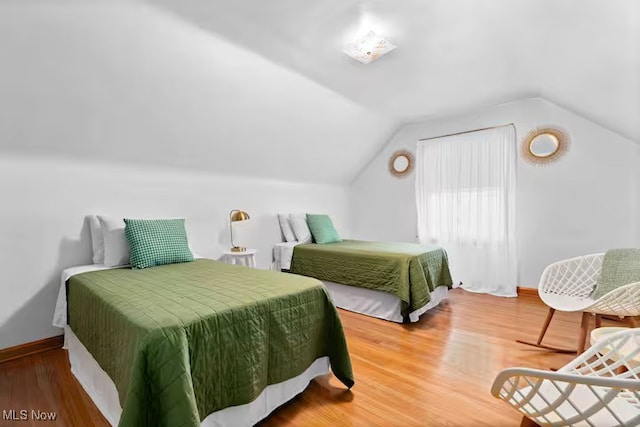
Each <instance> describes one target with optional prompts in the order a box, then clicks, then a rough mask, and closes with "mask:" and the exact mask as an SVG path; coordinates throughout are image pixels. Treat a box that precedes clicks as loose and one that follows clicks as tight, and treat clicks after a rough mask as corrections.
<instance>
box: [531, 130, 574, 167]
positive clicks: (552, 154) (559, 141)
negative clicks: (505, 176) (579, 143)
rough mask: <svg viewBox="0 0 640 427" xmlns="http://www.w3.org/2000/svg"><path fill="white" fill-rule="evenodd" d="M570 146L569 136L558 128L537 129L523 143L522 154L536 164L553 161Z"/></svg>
mask: <svg viewBox="0 0 640 427" xmlns="http://www.w3.org/2000/svg"><path fill="white" fill-rule="evenodd" d="M568 148H569V138H568V137H567V135H566V134H565V133H564V132H563V131H561V130H559V129H556V128H544V129H536V130H534V131H532V132H530V133H529V135H527V137H526V138H525V139H524V141H523V143H522V155H523V157H524V158H525V160H527V161H529V162H531V163H534V164H545V163H551V162H554V161H556V160H558V159H559V158H560V156H562V154H564V153H565V152H566V151H567V149H568Z"/></svg>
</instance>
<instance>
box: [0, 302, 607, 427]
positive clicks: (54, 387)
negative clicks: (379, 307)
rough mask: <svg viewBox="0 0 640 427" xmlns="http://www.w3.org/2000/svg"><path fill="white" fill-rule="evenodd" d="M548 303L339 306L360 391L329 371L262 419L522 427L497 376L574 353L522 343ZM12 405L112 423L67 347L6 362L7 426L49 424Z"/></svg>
mask: <svg viewBox="0 0 640 427" xmlns="http://www.w3.org/2000/svg"><path fill="white" fill-rule="evenodd" d="M546 309H547V308H546V306H544V305H543V304H542V303H541V302H540V301H539V300H538V299H537V298H536V297H534V296H530V295H526V296H521V297H519V298H498V297H492V296H487V295H478V294H470V293H466V292H465V291H462V290H454V291H452V292H451V293H450V298H449V300H448V301H447V302H445V303H443V304H441V306H440V307H438V308H436V309H434V310H432V311H431V312H429V313H428V314H426V315H424V316H423V317H422V318H421V320H420V322H418V323H417V324H410V325H400V324H395V323H392V322H387V321H384V320H378V319H374V318H370V317H366V316H362V315H359V314H355V313H350V312H348V311H343V310H340V316H341V318H342V322H343V325H344V329H345V332H346V335H347V341H348V345H349V351H350V353H351V360H352V363H353V369H354V375H355V380H356V385H355V386H354V388H353V389H352V391H346V390H345V389H344V386H342V384H340V383H339V381H337V380H336V379H335V378H333V377H331V376H328V377H326V378H320V379H318V380H316V381H314V382H312V383H311V385H310V386H309V387H308V388H307V389H306V390H305V391H304V392H303V393H302V394H300V395H299V396H297V397H296V398H295V399H293V400H292V401H290V402H289V403H287V404H285V405H284V406H282V407H281V408H279V409H277V410H276V411H275V412H274V413H273V414H271V416H270V417H269V418H267V419H266V420H264V421H263V422H262V423H260V426H261V427H266V426H269V427H271V426H305V427H306V426H367V427H369V426H465V427H466V426H518V425H519V423H520V416H519V415H518V414H517V413H516V412H515V411H513V410H512V409H510V408H509V407H507V405H505V404H504V403H502V402H501V401H499V400H496V399H494V398H493V397H492V396H491V394H490V387H491V384H492V382H493V379H494V377H495V376H496V374H497V373H498V372H499V371H500V370H502V369H504V368H506V367H510V366H526V367H537V368H543V369H549V368H558V367H560V366H562V365H563V364H565V363H566V362H568V361H569V360H571V359H572V358H573V357H574V356H572V355H566V354H564V355H563V354H555V353H549V352H545V351H541V350H537V349H534V348H532V347H527V346H525V345H522V344H517V343H516V342H515V340H516V339H518V338H522V339H530V340H535V338H536V337H537V334H538V332H539V328H540V327H541V325H542V322H543V320H544V317H545V314H546ZM579 322H580V319H579V314H567V313H557V314H556V317H555V318H554V319H553V322H552V323H551V326H550V328H549V331H548V339H549V341H547V343H549V344H554V345H559V346H567V347H574V346H575V341H576V339H577V330H578V327H579ZM604 323H605V324H604V325H603V326H607V325H613V324H614V323H613V322H610V321H605V322H604ZM546 339H547V338H545V341H546ZM9 409H15V410H20V409H27V410H29V411H31V410H32V409H35V410H40V411H54V412H56V414H57V419H56V420H55V421H48V422H46V423H44V425H49V426H106V425H108V424H107V422H106V420H105V419H104V418H103V417H102V415H101V414H100V412H99V411H98V410H97V409H96V407H95V406H94V405H93V403H92V402H91V400H90V399H89V397H88V396H87V395H86V393H85V392H84V390H83V389H82V387H81V386H80V385H79V384H78V383H77V381H76V380H75V378H74V377H73V375H72V374H71V372H70V369H69V363H68V361H67V357H66V352H65V350H61V349H59V350H52V351H48V352H45V353H41V354H37V355H33V356H28V357H24V358H22V359H18V360H13V361H9V362H5V363H3V364H0V425H2V426H5V425H6V426H14V425H15V426H21V427H26V426H37V425H43V424H42V422H37V421H35V420H29V421H16V422H7V421H2V418H1V417H2V410H9ZM18 415H19V414H18Z"/></svg>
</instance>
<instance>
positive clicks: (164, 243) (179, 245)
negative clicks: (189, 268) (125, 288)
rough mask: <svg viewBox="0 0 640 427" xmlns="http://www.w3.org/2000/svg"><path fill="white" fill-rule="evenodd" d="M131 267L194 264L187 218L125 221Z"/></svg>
mask: <svg viewBox="0 0 640 427" xmlns="http://www.w3.org/2000/svg"><path fill="white" fill-rule="evenodd" d="M124 223H125V228H124V234H125V236H126V237H127V242H128V243H129V252H130V259H131V260H130V264H131V268H136V269H137V268H147V267H154V266H156V265H163V264H175V263H179V262H189V261H193V260H194V258H193V254H192V253H191V250H190V249H189V241H188V240H187V231H186V229H185V227H184V219H125V220H124Z"/></svg>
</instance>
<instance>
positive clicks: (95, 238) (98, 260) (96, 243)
mask: <svg viewBox="0 0 640 427" xmlns="http://www.w3.org/2000/svg"><path fill="white" fill-rule="evenodd" d="M87 218H89V228H90V229H91V247H92V248H93V263H94V264H104V237H103V236H102V228H101V227H100V220H99V219H98V217H97V216H95V215H89V216H88V217H87Z"/></svg>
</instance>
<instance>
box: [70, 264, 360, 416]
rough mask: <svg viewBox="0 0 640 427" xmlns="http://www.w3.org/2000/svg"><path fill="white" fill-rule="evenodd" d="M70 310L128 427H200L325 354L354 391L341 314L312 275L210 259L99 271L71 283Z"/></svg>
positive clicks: (74, 326)
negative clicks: (161, 426) (182, 426)
mask: <svg viewBox="0 0 640 427" xmlns="http://www.w3.org/2000/svg"><path fill="white" fill-rule="evenodd" d="M68 308H69V310H68V311H69V325H70V327H71V330H72V331H73V332H74V334H75V335H76V336H77V337H78V339H79V341H81V342H82V344H83V346H84V347H85V348H86V349H87V350H88V351H89V353H90V354H91V355H92V357H93V358H94V359H95V360H96V361H97V363H98V364H99V366H100V367H101V368H102V369H103V370H104V371H105V372H106V373H107V374H108V376H109V378H110V379H111V380H112V381H113V383H114V384H115V386H116V389H117V391H118V395H119V403H120V404H121V407H122V410H123V412H122V414H121V417H122V418H121V422H123V424H131V425H143V424H149V423H151V424H158V423H160V421H161V422H162V423H163V424H164V423H168V424H172V423H174V422H178V421H179V422H180V423H184V421H188V422H187V424H188V425H199V424H200V420H203V419H204V418H206V416H207V415H208V414H211V413H215V412H218V411H220V410H223V409H225V408H228V407H232V406H238V405H244V404H248V403H250V402H253V401H254V400H255V399H257V398H258V397H259V396H260V394H261V393H262V392H263V391H264V390H265V389H266V387H267V386H269V385H273V384H278V383H282V382H284V381H287V380H289V379H291V378H295V377H298V376H299V375H301V374H303V373H304V372H305V371H306V370H307V369H308V368H309V367H310V366H311V365H313V363H315V361H316V360H318V359H321V358H322V357H328V358H329V360H330V362H331V366H332V369H333V371H334V374H336V376H337V377H338V378H339V379H341V380H342V381H343V382H344V383H345V385H347V387H350V386H351V385H353V376H352V374H351V366H350V361H349V356H348V353H347V350H346V341H345V339H344V334H343V333H342V328H341V324H340V320H339V318H338V317H337V313H336V312H335V307H333V304H332V303H331V302H330V299H329V297H328V295H327V294H326V289H325V288H324V287H323V286H322V284H321V283H320V282H318V281H311V282H310V281H309V279H308V278H301V277H296V276H291V275H286V274H281V273H274V272H265V271H260V270H254V269H246V268H242V267H238V266H230V265H226V264H223V263H219V262H216V261H210V260H198V261H195V262H191V263H184V264H172V265H169V266H160V267H154V268H149V269H144V270H130V269H110V270H103V271H93V272H87V273H80V274H77V275H75V276H73V277H71V278H70V279H69V284H68ZM96 331H100V333H96ZM239 354H242V357H238V355H239Z"/></svg>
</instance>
